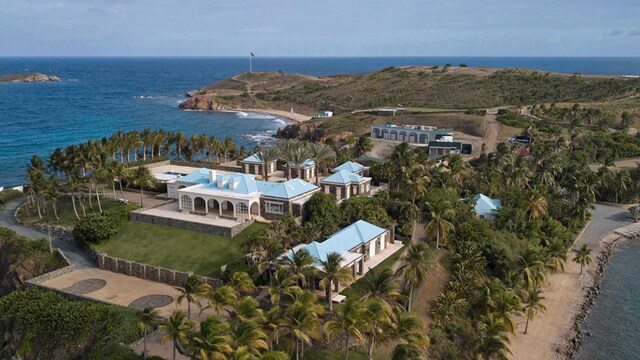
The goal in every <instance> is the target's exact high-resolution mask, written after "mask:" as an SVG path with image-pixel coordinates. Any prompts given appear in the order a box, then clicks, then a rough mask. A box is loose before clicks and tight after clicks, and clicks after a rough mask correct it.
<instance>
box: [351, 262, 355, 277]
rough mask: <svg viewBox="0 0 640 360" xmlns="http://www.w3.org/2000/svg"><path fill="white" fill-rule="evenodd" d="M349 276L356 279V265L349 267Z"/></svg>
mask: <svg viewBox="0 0 640 360" xmlns="http://www.w3.org/2000/svg"><path fill="white" fill-rule="evenodd" d="M351 276H353V277H356V264H355V263H353V265H351Z"/></svg>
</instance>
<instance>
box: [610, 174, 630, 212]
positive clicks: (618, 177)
mask: <svg viewBox="0 0 640 360" xmlns="http://www.w3.org/2000/svg"><path fill="white" fill-rule="evenodd" d="M631 182H632V180H631V176H629V172H628V171H626V170H620V171H619V172H618V173H617V174H615V176H614V177H613V183H612V184H611V187H612V188H613V193H614V195H615V199H616V204H617V203H619V202H620V195H624V194H625V193H626V192H627V189H629V185H630V184H631Z"/></svg>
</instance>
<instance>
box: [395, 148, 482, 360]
mask: <svg viewBox="0 0 640 360" xmlns="http://www.w3.org/2000/svg"><path fill="white" fill-rule="evenodd" d="M483 145H484V144H483ZM391 360H424V355H423V354H422V350H420V348H419V347H418V346H417V345H415V344H398V345H396V347H394V348H393V352H392V353H391Z"/></svg>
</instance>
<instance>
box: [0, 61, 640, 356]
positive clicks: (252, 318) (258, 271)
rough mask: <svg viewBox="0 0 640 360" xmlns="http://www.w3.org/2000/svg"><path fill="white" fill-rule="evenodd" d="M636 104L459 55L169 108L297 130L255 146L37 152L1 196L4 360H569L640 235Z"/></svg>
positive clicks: (635, 94)
mask: <svg viewBox="0 0 640 360" xmlns="http://www.w3.org/2000/svg"><path fill="white" fill-rule="evenodd" d="M639 98H640V79H637V78H625V77H616V76H587V75H581V74H560V73H550V72H544V71H536V70H524V69H497V68H473V67H468V66H466V65H464V64H460V65H459V66H451V65H445V66H407V67H393V66H391V67H385V68H382V69H380V70H377V71H373V72H369V73H362V74H355V75H349V74H347V75H333V76H324V77H316V76H310V75H300V74H285V73H283V72H260V73H253V72H249V73H242V74H238V75H235V76H232V77H230V78H227V79H225V80H222V81H220V82H218V83H215V84H211V85H208V86H205V87H203V88H201V89H198V90H194V91H190V92H189V93H187V99H186V100H184V102H182V103H181V105H180V108H182V109H185V110H199V111H238V112H241V111H256V112H265V113H270V114H274V115H276V116H279V117H286V118H289V119H291V120H293V121H294V123H292V124H289V125H287V126H285V127H283V128H281V129H280V130H279V131H278V133H277V134H276V137H277V139H274V142H273V143H266V142H265V143H264V144H262V143H261V144H260V146H255V147H253V148H249V147H245V146H241V144H239V143H235V142H234V140H233V139H232V138H231V135H228V136H226V137H225V138H219V137H218V136H220V133H206V131H204V130H203V129H202V128H194V129H189V131H188V132H187V133H183V132H181V131H165V130H163V129H158V128H155V129H152V128H145V129H141V130H139V131H138V130H132V131H128V132H125V131H118V132H115V133H113V134H111V135H110V136H105V137H103V138H101V139H94V140H87V141H86V142H83V143H79V144H73V145H69V146H67V147H65V148H62V147H60V148H57V149H56V150H55V151H53V152H51V153H50V154H49V155H48V156H46V157H40V156H38V155H33V157H32V158H31V160H30V161H29V163H28V164H27V165H26V169H25V170H26V174H27V178H26V182H27V183H26V184H25V185H24V186H20V187H17V188H13V189H7V190H4V191H3V192H0V220H2V219H3V218H5V219H8V220H7V221H5V222H3V223H0V224H8V225H2V226H8V227H10V229H2V228H0V296H2V297H0V334H4V336H3V337H0V354H10V355H12V356H13V355H14V354H17V355H19V356H20V358H21V359H25V360H36V359H39V358H40V354H46V355H47V356H48V358H52V359H65V358H91V359H98V360H106V359H116V358H117V359H131V360H142V359H145V358H147V359H154V360H155V359H158V358H165V359H176V358H178V356H180V358H182V359H184V358H191V359H206V358H209V359H211V358H219V359H231V358H233V359H283V360H286V359H296V360H301V359H302V360H305V359H306V360H309V359H312V360H313V359H327V360H338V359H347V360H348V359H352V360H354V359H355V360H361V359H369V360H374V359H398V360H400V359H402V360H408V359H411V360H413V359H415V360H423V359H427V358H431V359H505V358H511V359H518V360H522V359H524V360H534V359H556V358H561V359H572V358H574V357H575V354H576V351H577V349H578V347H579V345H580V341H581V324H582V321H583V319H584V316H585V314H586V313H587V312H588V311H589V309H590V307H591V304H592V302H593V299H594V297H595V295H596V294H597V292H598V286H599V285H598V284H599V281H600V279H601V277H602V274H603V270H604V267H605V265H606V263H607V261H608V258H609V256H610V255H611V252H612V248H613V247H614V246H615V245H616V244H617V242H619V241H622V240H623V239H627V238H628V239H632V238H637V237H638V234H640V223H638V222H637V221H638V220H639V219H640V204H637V202H638V194H640V164H639V163H638V160H639V159H640V158H639V156H640V135H638V131H637V129H638V127H640V100H639ZM172 111H174V112H177V111H176V110H175V109H173V110H172ZM198 115H200V114H198ZM234 118H235V117H234ZM237 118H238V119H237V120H234V121H238V122H240V121H249V120H243V119H242V117H241V116H238V117H237ZM2 214H4V215H2ZM14 218H15V220H16V221H17V223H16V222H15V221H14V220H13V219H14ZM37 239H40V240H37ZM53 247H55V248H58V251H57V252H53V251H52V248H53ZM78 300H81V301H78ZM43 318H44V319H46V320H48V319H53V320H52V321H40V319H43ZM54 320H55V321H54ZM140 353H142V354H144V355H139V354H140ZM147 355H149V357H146V356H147ZM0 357H2V355H0ZM16 358H17V357H16Z"/></svg>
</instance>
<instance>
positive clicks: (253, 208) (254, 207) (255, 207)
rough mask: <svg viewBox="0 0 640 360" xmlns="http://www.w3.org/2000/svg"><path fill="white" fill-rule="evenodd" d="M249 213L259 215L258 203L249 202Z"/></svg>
mask: <svg viewBox="0 0 640 360" xmlns="http://www.w3.org/2000/svg"><path fill="white" fill-rule="evenodd" d="M250 213H251V215H258V216H260V204H258V203H257V202H254V203H253V204H251V211H250Z"/></svg>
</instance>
